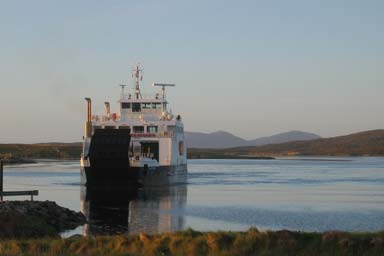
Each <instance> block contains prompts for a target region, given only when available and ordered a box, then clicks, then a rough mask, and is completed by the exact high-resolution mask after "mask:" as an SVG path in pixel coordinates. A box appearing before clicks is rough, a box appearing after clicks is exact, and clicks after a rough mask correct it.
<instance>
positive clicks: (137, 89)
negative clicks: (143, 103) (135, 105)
mask: <svg viewBox="0 0 384 256" xmlns="http://www.w3.org/2000/svg"><path fill="white" fill-rule="evenodd" d="M132 77H134V78H135V99H137V100H138V99H142V98H143V97H142V96H141V92H140V81H141V80H143V70H142V69H140V67H139V64H137V65H136V68H135V69H133V70H132Z"/></svg>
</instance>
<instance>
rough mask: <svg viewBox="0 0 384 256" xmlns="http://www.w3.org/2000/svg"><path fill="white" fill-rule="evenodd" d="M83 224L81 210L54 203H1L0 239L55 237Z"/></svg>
mask: <svg viewBox="0 0 384 256" xmlns="http://www.w3.org/2000/svg"><path fill="white" fill-rule="evenodd" d="M84 223H86V219H85V216H84V215H83V214H82V213H80V212H75V211H71V210H69V209H67V208H64V207H61V206H59V205H57V204H56V203H55V202H50V201H44V202H42V201H5V202H0V238H18V237H40V236H55V235H58V233H60V232H63V231H65V230H69V229H74V228H76V227H78V226H79V225H82V224H84Z"/></svg>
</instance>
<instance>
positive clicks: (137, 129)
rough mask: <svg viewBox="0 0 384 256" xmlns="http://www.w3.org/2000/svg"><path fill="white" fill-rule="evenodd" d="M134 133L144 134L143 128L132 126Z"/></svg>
mask: <svg viewBox="0 0 384 256" xmlns="http://www.w3.org/2000/svg"><path fill="white" fill-rule="evenodd" d="M133 132H134V133H144V126H133Z"/></svg>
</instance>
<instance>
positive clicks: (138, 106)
mask: <svg viewBox="0 0 384 256" xmlns="http://www.w3.org/2000/svg"><path fill="white" fill-rule="evenodd" d="M132 112H141V104H140V103H132Z"/></svg>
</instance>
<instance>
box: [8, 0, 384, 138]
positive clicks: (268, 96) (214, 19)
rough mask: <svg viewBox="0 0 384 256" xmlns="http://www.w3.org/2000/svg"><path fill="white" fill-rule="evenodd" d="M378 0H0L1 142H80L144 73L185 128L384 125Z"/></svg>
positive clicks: (263, 131)
mask: <svg viewBox="0 0 384 256" xmlns="http://www.w3.org/2000/svg"><path fill="white" fill-rule="evenodd" d="M383 14H384V1H382V0H377V1H375V0H371V1H370V0H361V1H354V0H345V1H342V0H339V1H338V0H332V1H327V0H318V1H310V0H301V1H299V0H290V1H286V0H281V1H276V0H264V1H257V0H252V1H223V0H212V1H208V0H194V1H180V0H162V1H159V0H140V1H138V0H130V1H129V0H124V1H123V0H121V1H113V0H112V1H94V0H93V1H90V0H89V1H85V0H83V1H77V0H72V1H68V0H66V1H53V0H46V1H39V0H34V1H28V0H25V1H19V0H13V1H5V0H4V1H1V0H0V33H1V34H0V89H1V90H0V117H1V121H0V143H12V142H20V143H31V142H48V141H63V142H73V141H80V140H81V137H82V135H83V130H84V129H83V126H84V120H85V117H86V116H85V107H86V105H85V101H84V97H91V98H92V99H93V103H94V110H95V111H96V112H99V113H102V112H103V111H104V109H103V103H104V101H106V100H109V101H111V102H112V103H113V104H112V107H113V111H114V112H115V111H117V104H116V101H117V100H118V98H119V95H120V89H119V87H118V84H121V83H129V84H130V85H131V86H132V80H131V76H130V70H131V68H132V67H133V65H134V64H135V63H137V62H138V61H139V62H141V63H142V65H143V68H144V80H143V87H142V90H143V91H146V92H151V91H153V88H152V87H151V86H150V84H151V83H152V82H169V83H175V84H176V87H175V88H171V89H170V90H169V93H168V95H169V97H168V98H169V100H170V102H171V106H172V110H173V112H174V113H180V114H181V115H182V117H183V120H184V124H185V130H187V131H201V132H212V131H217V130H225V131H229V132H231V133H234V134H235V135H238V136H240V137H243V138H257V137H261V136H269V135H272V134H275V133H278V132H285V131H290V130H302V131H308V132H314V133H317V134H319V135H321V136H324V137H328V136H337V135H343V134H348V133H353V132H357V131H363V130H370V129H383V128H384V115H383V114H384V100H383V98H384V33H383V27H384V15H383Z"/></svg>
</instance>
